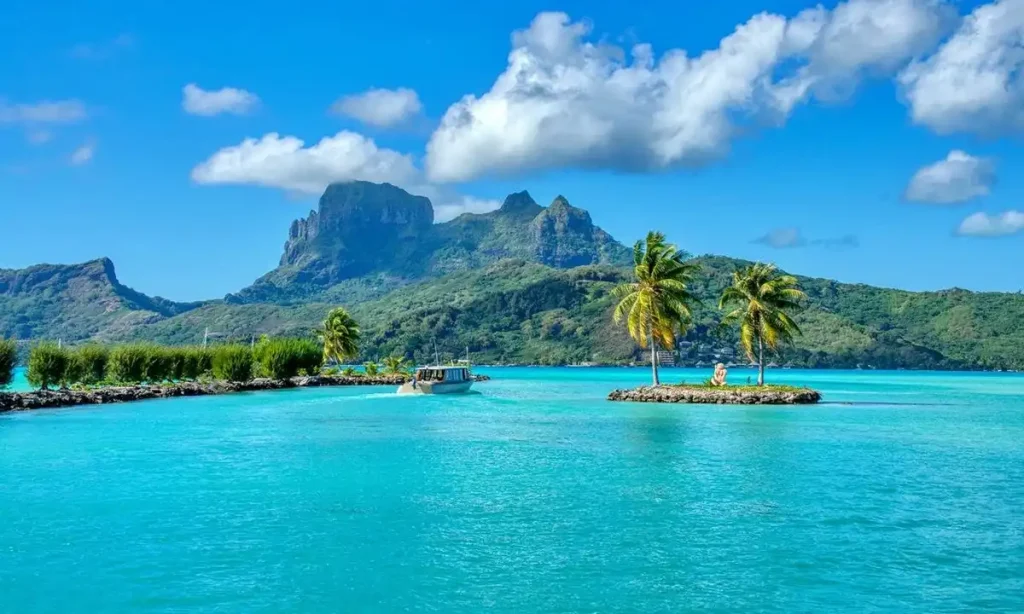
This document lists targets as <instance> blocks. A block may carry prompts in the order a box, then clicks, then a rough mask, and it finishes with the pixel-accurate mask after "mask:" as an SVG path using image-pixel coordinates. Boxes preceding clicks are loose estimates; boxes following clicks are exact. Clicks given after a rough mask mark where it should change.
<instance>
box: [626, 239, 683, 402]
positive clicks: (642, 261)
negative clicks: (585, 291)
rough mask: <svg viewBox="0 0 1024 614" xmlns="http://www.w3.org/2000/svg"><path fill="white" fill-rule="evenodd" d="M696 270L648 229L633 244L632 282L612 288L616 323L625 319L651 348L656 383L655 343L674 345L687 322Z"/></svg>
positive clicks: (637, 338)
mask: <svg viewBox="0 0 1024 614" xmlns="http://www.w3.org/2000/svg"><path fill="white" fill-rule="evenodd" d="M699 270H700V266H699V265H697V264H694V263H692V262H689V261H687V260H686V255H685V254H684V253H683V252H681V251H679V249H678V248H677V247H676V246H675V245H671V244H669V243H666V242H665V235H663V234H661V233H660V232H654V231H651V232H649V233H647V239H646V240H645V241H637V242H636V245H635V246H633V275H634V278H635V279H634V281H632V282H630V283H625V284H622V285H620V286H618V287H616V288H615V290H614V296H615V297H616V298H618V299H619V303H618V305H616V306H615V314H614V319H615V322H616V323H619V322H622V321H623V319H625V321H626V329H627V330H628V331H629V336H630V337H632V338H633V340H634V341H636V342H637V343H638V344H639V345H640V347H641V348H646V347H647V346H648V345H649V346H650V347H651V374H652V378H653V380H654V385H655V386H657V385H658V384H659V381H658V352H657V346H658V344H661V345H662V346H663V347H666V348H671V347H673V346H674V345H675V339H676V332H677V331H683V330H685V329H686V327H687V326H689V325H690V322H691V321H692V314H691V312H690V306H691V305H693V304H694V303H696V302H697V299H696V298H695V297H694V296H693V295H692V294H690V291H689V290H688V289H687V284H689V283H690V282H692V281H693V276H694V275H695V274H696V273H697V271H699Z"/></svg>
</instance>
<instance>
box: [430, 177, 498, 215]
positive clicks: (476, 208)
mask: <svg viewBox="0 0 1024 614" xmlns="http://www.w3.org/2000/svg"><path fill="white" fill-rule="evenodd" d="M412 191H413V192H415V193H417V194H422V195H423V196H426V197H427V198H429V199H430V202H431V204H433V205H434V221H435V222H447V221H448V220H452V219H455V218H457V217H459V216H460V215H462V214H463V213H487V212H488V211H494V210H495V209H497V208H499V207H501V201H499V200H491V199H487V198H476V197H474V196H466V195H464V194H456V193H454V192H451V191H448V190H444V189H438V188H436V187H435V186H430V185H423V186H420V187H419V188H418V189H417V188H413V189H412Z"/></svg>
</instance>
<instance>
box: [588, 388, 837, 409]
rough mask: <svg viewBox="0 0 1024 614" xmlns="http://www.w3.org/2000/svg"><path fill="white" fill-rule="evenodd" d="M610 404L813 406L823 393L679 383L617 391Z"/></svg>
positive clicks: (612, 393)
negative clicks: (619, 402)
mask: <svg viewBox="0 0 1024 614" xmlns="http://www.w3.org/2000/svg"><path fill="white" fill-rule="evenodd" d="M608 400H609V401H630V402H634V403H711V404H718V405H812V404H814V403H817V402H819V401H820V400H821V393H820V392H818V391H817V390H812V389H811V388H801V387H797V386H777V385H768V386H708V385H706V384H694V385H687V384H676V385H671V384H669V385H661V386H640V387H639V388H627V389H621V390H613V391H612V392H611V393H610V394H609V395H608Z"/></svg>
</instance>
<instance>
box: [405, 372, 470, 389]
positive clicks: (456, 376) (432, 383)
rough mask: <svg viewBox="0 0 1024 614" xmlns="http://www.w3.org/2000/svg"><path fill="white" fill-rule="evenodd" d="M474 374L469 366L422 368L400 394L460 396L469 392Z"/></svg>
mask: <svg viewBox="0 0 1024 614" xmlns="http://www.w3.org/2000/svg"><path fill="white" fill-rule="evenodd" d="M472 386H473V374H472V373H470V372H469V367H468V366H449V367H420V368H418V369H416V373H415V374H414V375H413V376H412V380H411V381H408V382H406V383H404V384H402V385H401V386H399V387H398V394H459V393H462V392H469V389H470V388H471V387H472Z"/></svg>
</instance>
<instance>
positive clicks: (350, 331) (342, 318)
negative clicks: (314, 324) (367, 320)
mask: <svg viewBox="0 0 1024 614" xmlns="http://www.w3.org/2000/svg"><path fill="white" fill-rule="evenodd" d="M359 338H360V334H359V324H357V323H356V321H355V319H354V318H353V317H352V316H351V315H350V314H349V313H348V311H346V310H345V309H344V308H343V307H336V308H334V309H332V310H331V311H330V312H328V314H327V319H326V320H324V322H323V324H322V325H321V326H320V341H321V343H323V357H324V360H325V361H328V362H330V361H333V362H334V363H338V364H340V363H342V362H344V361H345V360H347V359H349V358H355V357H356V356H357V355H358V354H359Z"/></svg>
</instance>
